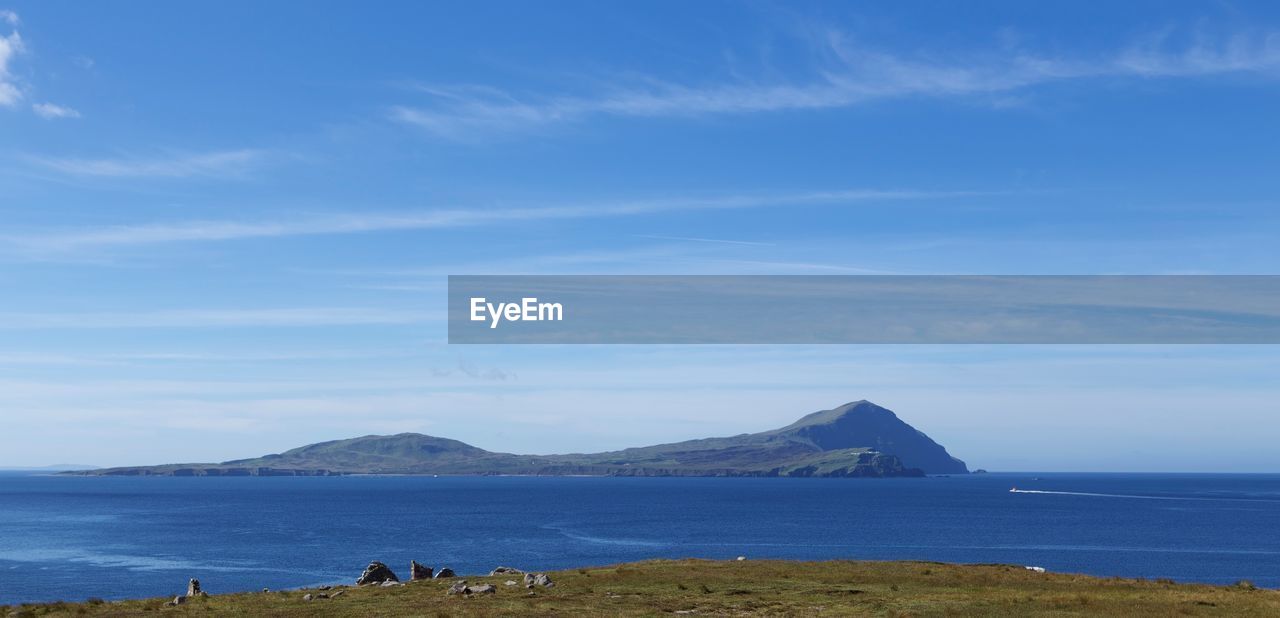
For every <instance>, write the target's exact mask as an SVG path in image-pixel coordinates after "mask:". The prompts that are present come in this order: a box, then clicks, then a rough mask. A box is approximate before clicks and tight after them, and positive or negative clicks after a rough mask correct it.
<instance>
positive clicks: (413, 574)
mask: <svg viewBox="0 0 1280 618" xmlns="http://www.w3.org/2000/svg"><path fill="white" fill-rule="evenodd" d="M420 579H431V567H429V566H423V565H421V564H418V561H417V560H410V561H409V581H411V582H416V581H418V580H420Z"/></svg>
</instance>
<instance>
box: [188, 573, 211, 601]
mask: <svg viewBox="0 0 1280 618" xmlns="http://www.w3.org/2000/svg"><path fill="white" fill-rule="evenodd" d="M187 596H188V597H207V596H209V594H208V593H207V592H205V591H203V590H201V589H200V580H198V579H196V578H194V577H193V578H191V579H190V580H188V581H187Z"/></svg>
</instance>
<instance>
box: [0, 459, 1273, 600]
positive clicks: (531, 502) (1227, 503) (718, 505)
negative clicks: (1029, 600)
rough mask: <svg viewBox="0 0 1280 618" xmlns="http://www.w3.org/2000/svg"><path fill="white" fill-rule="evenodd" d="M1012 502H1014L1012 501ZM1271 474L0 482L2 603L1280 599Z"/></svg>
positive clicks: (21, 478)
mask: <svg viewBox="0 0 1280 618" xmlns="http://www.w3.org/2000/svg"><path fill="white" fill-rule="evenodd" d="M1012 486H1017V487H1018V488H1019V490H1026V491H1025V492H1023V491H1020V492H1018V493H1011V492H1010V491H1009V489H1010V487H1012ZM1278 530H1280V475H1210V474H1196V475H1190V474H1188V475H1175V474H1012V473H1011V474H988V475H972V476H952V477H931V478H925V479H745V478H744V479H712V478H526V477H448V478H444V477H442V478H430V477H425V478H424V477H334V478H93V477H65V476H52V475H35V474H22V473H4V474H0V604H14V603H18V602H27V601H52V600H83V599H86V598H90V597H101V598H105V599H119V598H128V597H147V596H162V595H173V594H176V593H179V592H181V591H182V590H184V589H185V586H186V581H187V579H188V578H190V577H196V578H199V579H200V580H201V582H202V583H203V584H204V587H205V589H207V590H209V591H211V592H214V593H218V592H230V591H238V590H259V589H262V588H264V587H266V588H271V589H280V588H293V587H300V586H308V585H315V584H326V583H349V582H351V581H353V580H354V578H355V577H356V576H357V575H359V573H360V571H361V569H362V568H363V567H364V566H365V565H366V564H367V563H368V562H369V561H370V560H381V561H383V562H386V563H388V564H389V565H391V566H392V568H393V569H395V570H397V572H399V573H400V574H401V575H407V572H406V571H407V566H408V564H409V560H410V559H414V560H418V561H419V562H422V563H424V564H427V565H431V566H434V567H437V568H438V567H440V566H449V567H451V568H453V569H454V570H456V571H457V572H459V573H481V572H488V571H489V570H490V569H492V568H493V567H495V566H498V565H508V566H514V567H518V568H522V569H539V570H541V569H563V568H571V567H580V566H588V565H605V564H610V563H616V562H623V561H631V560H641V559H646V558H677V557H690V556H692V557H701V558H721V559H723V558H733V557H736V556H746V557H748V558H794V559H813V560H819V559H828V558H851V559H919V560H942V561H948V562H1000V563H1012V564H1020V565H1037V566H1043V567H1045V568H1047V569H1049V570H1050V571H1056V572H1076V573H1090V574H1094V575H1106V576H1111V575H1117V576H1124V577H1146V578H1160V577H1168V578H1172V579H1175V580H1179V581H1188V582H1208V583H1218V584H1223V583H1232V582H1235V581H1237V580H1241V579H1248V580H1252V581H1253V582H1255V583H1256V584H1258V585H1261V586H1267V587H1277V586H1280V534H1277V533H1276V532H1277V531H1278Z"/></svg>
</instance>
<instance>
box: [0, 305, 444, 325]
mask: <svg viewBox="0 0 1280 618" xmlns="http://www.w3.org/2000/svg"><path fill="white" fill-rule="evenodd" d="M442 319H444V315H443V314H438V313H431V312H422V311H399V310H391V309H367V308H351V307H301V308H296V307H293V308H272V309H184V310H164V311H130V312H99V313H21V312H9V313H0V329H4V330H30V329H95V328H221V327H291V326H295V327H304V326H358V325H376V324H415V323H420V322H427V321H435V320H442Z"/></svg>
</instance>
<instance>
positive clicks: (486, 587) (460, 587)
mask: <svg viewBox="0 0 1280 618" xmlns="http://www.w3.org/2000/svg"><path fill="white" fill-rule="evenodd" d="M497 593H498V589H497V588H496V587H494V586H493V585H492V584H479V585H476V586H468V585H467V580H465V579H464V580H460V581H457V582H454V584H453V585H452V586H449V589H448V590H446V591H445V594H446V595H452V594H461V595H463V596H471V595H473V594H497Z"/></svg>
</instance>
